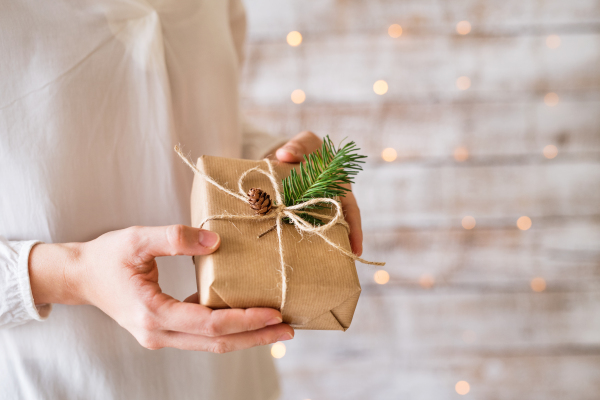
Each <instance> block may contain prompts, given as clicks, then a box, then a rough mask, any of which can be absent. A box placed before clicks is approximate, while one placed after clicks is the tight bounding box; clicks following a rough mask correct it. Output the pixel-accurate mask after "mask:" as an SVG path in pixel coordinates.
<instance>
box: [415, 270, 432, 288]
mask: <svg viewBox="0 0 600 400" xmlns="http://www.w3.org/2000/svg"><path fill="white" fill-rule="evenodd" d="M434 284H435V279H434V278H433V275H430V274H423V275H421V277H420V278H419V285H421V287H422V288H423V289H430V288H431V287H432V286H433V285H434Z"/></svg>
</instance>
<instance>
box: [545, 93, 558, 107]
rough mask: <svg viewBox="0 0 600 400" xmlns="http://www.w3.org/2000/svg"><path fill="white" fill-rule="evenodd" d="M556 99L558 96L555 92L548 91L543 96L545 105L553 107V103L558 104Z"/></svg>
mask: <svg viewBox="0 0 600 400" xmlns="http://www.w3.org/2000/svg"><path fill="white" fill-rule="evenodd" d="M558 101H559V98H558V95H557V94H556V93H553V92H550V93H547V94H546V95H545V96H544V103H546V105H547V106H548V107H554V106H555V105H557V104H558Z"/></svg>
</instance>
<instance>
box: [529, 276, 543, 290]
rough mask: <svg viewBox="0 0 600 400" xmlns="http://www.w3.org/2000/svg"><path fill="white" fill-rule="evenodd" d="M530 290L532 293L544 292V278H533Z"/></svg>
mask: <svg viewBox="0 0 600 400" xmlns="http://www.w3.org/2000/svg"><path fill="white" fill-rule="evenodd" d="M530 286H531V290H533V291H534V292H543V291H544V290H546V280H545V279H544V278H540V277H537V278H533V279H532V280H531V283H530Z"/></svg>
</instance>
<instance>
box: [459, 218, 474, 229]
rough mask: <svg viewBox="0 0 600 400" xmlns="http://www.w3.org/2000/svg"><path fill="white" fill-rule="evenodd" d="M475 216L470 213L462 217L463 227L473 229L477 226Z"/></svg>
mask: <svg viewBox="0 0 600 400" xmlns="http://www.w3.org/2000/svg"><path fill="white" fill-rule="evenodd" d="M475 223H476V222H475V218H473V217H472V216H470V215H467V216H466V217H464V218H463V219H462V227H463V228H465V229H473V228H475Z"/></svg>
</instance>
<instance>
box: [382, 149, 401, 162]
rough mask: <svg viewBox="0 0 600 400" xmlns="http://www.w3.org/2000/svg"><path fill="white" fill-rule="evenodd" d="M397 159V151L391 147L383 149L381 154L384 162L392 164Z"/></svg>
mask: <svg viewBox="0 0 600 400" xmlns="http://www.w3.org/2000/svg"><path fill="white" fill-rule="evenodd" d="M397 157H398V153H397V152H396V150H395V149H392V148H391V147H388V148H387V149H383V151H382V152H381V158H383V160H384V161H387V162H392V161H394V160H395V159H396V158H397Z"/></svg>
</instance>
